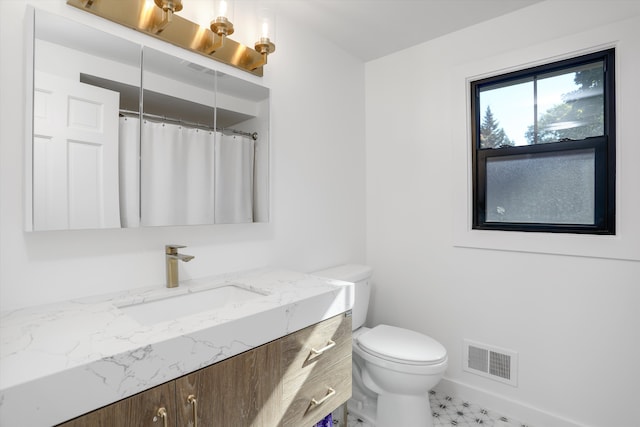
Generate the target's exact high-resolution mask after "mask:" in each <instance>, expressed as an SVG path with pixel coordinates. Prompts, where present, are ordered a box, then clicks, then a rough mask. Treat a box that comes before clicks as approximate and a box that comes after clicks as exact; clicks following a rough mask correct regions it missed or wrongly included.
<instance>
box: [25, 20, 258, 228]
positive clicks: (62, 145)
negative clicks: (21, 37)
mask: <svg viewBox="0 0 640 427" xmlns="http://www.w3.org/2000/svg"><path fill="white" fill-rule="evenodd" d="M33 14H34V21H33V22H34V26H33V27H34V31H33V35H34V37H33V66H32V67H31V68H32V69H33V106H32V107H33V108H32V114H33V115H32V120H33V122H32V131H33V134H32V136H33V138H32V139H31V140H30V141H28V144H30V146H29V147H28V148H29V149H27V150H26V151H27V153H30V154H31V159H27V160H28V161H27V162H26V163H27V167H28V168H31V170H30V172H31V175H30V178H31V182H29V179H28V180H27V182H28V185H27V195H26V196H27V199H28V202H30V203H27V209H28V211H29V212H28V213H30V214H31V215H27V229H28V230H36V231H37V230H64V229H94V228H119V227H139V226H171V225H199V224H216V223H247V222H265V221H268V211H269V207H268V205H269V194H268V188H269V185H268V182H269V178H268V176H269V170H268V163H269V160H268V157H269V155H268V153H269V138H268V137H269V126H268V125H269V90H268V89H267V88H265V87H262V86H260V85H257V84H254V83H251V82H247V81H245V80H242V79H240V78H237V77H234V76H231V75H228V74H225V73H222V72H220V71H216V70H213V69H209V68H207V67H204V66H202V65H200V64H196V63H193V62H190V61H188V60H185V59H182V58H178V57H175V56H171V55H168V54H166V53H164V52H161V51H159V50H156V49H151V48H149V47H146V46H141V45H140V44H137V43H134V42H131V41H128V40H124V39H122V38H119V37H116V36H113V35H110V34H106V33H104V32H101V31H99V30H96V29H94V28H90V27H88V26H85V25H82V24H78V23H76V22H73V21H71V20H69V19H66V18H62V17H60V16H57V15H54V14H51V13H48V12H44V11H41V10H33ZM29 114H31V112H30V113H29Z"/></svg>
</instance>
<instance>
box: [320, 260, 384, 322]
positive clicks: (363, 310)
mask: <svg viewBox="0 0 640 427" xmlns="http://www.w3.org/2000/svg"><path fill="white" fill-rule="evenodd" d="M372 273H373V269H372V268H371V267H369V266H368V265H361V264H345V265H338V266H336V267H331V268H328V269H326V270H320V271H316V272H314V273H313V274H314V275H316V276H322V277H327V278H329V279H336V280H343V281H345V282H352V283H353V284H354V294H355V295H354V299H353V309H352V318H351V322H352V328H353V330H354V331H355V330H356V329H358V328H359V327H360V326H363V325H364V322H365V320H366V319H367V310H368V309H369V297H370V296H371V274H372Z"/></svg>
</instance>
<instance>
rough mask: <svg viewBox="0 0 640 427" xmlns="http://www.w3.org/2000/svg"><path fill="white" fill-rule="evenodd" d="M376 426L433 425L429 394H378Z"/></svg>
mask: <svg viewBox="0 0 640 427" xmlns="http://www.w3.org/2000/svg"><path fill="white" fill-rule="evenodd" d="M377 407H378V409H377V411H376V427H397V426H415V427H433V416H432V412H431V403H430V402H429V395H428V394H426V395H424V396H407V395H400V394H381V395H378V402H377Z"/></svg>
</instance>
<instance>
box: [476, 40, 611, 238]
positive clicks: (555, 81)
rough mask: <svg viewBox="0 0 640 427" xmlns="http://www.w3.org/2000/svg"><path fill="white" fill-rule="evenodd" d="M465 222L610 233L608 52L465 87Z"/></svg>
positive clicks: (489, 226)
mask: <svg viewBox="0 0 640 427" xmlns="http://www.w3.org/2000/svg"><path fill="white" fill-rule="evenodd" d="M471 114H472V116H471V117H472V121H471V123H472V143H473V228H475V229H488V230H507V231H539V232H562V233H590V234H615V230H614V228H615V216H614V215H615V102H614V50H613V49H611V50H607V51H604V52H599V53H594V54H589V55H585V56H580V57H577V58H573V59H568V60H563V61H560V62H555V63H552V64H547V65H543V66H539V67H535V68H530V69H526V70H521V71H517V72H513V73H509V74H504V75H500V76H495V77H490V78H486V79H483V80H478V81H474V82H472V83H471Z"/></svg>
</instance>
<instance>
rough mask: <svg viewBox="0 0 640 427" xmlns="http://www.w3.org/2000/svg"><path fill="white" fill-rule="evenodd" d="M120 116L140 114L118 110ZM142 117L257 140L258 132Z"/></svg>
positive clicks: (148, 116) (157, 116)
mask: <svg viewBox="0 0 640 427" xmlns="http://www.w3.org/2000/svg"><path fill="white" fill-rule="evenodd" d="M120 114H121V115H123V116H124V115H129V116H136V117H139V116H140V113H139V112H138V111H131V110H120ZM142 117H143V118H149V119H156V120H161V121H163V122H169V123H175V124H179V125H183V126H186V127H192V128H196V129H202V130H215V131H218V132H231V133H234V134H236V135H242V136H248V137H249V138H252V139H253V140H254V141H257V140H258V132H245V131H242V130H237V129H233V128H216V129H214V128H213V127H211V126H207V125H203V124H200V123H195V122H189V121H185V120H181V119H174V118H172V117H167V116H159V115H157V114H149V113H144V114H142Z"/></svg>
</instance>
